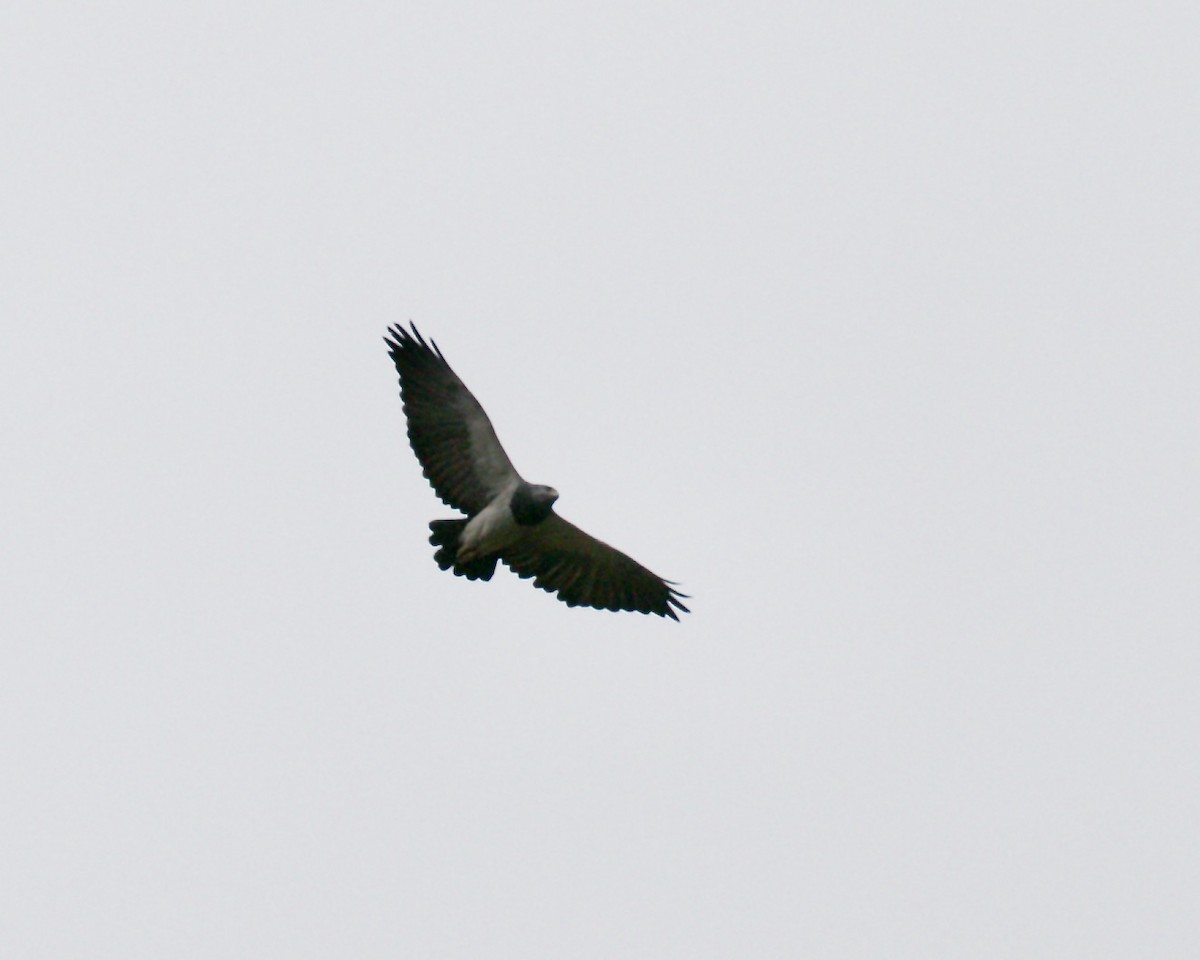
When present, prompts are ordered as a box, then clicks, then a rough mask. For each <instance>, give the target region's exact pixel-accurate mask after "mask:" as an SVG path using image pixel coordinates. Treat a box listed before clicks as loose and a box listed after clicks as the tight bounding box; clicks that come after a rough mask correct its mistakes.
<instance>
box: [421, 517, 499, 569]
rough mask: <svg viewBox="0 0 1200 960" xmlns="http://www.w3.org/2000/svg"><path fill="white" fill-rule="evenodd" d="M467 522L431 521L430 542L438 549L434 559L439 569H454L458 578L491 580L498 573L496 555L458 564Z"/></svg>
mask: <svg viewBox="0 0 1200 960" xmlns="http://www.w3.org/2000/svg"><path fill="white" fill-rule="evenodd" d="M466 525H467V521H466V520H430V521H429V529H430V531H431V533H430V536H429V542H430V543H431V544H433V545H434V546H435V547H437V548H438V549H437V552H436V553H434V555H433V559H434V560H435V561H436V562H437V565H438V567H439V569H442V570H449V569H451V568H453V570H454V575H455V576H456V577H466V578H467V579H468V580H491V579H492V574H493V573H495V572H496V560H497V559H498V557H497V555H496V554H494V553H493V554H492V555H491V556H490V557H479V558H478V559H475V560H470V561H468V562H467V563H459V562H458V540H459V537H461V536H462V532H463V529H464V528H465V527H466Z"/></svg>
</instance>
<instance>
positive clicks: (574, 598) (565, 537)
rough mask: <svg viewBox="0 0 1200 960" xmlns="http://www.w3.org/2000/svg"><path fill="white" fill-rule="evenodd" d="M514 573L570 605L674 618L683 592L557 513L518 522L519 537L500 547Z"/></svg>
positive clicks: (503, 558)
mask: <svg viewBox="0 0 1200 960" xmlns="http://www.w3.org/2000/svg"><path fill="white" fill-rule="evenodd" d="M500 559H501V560H503V561H504V562H505V563H506V564H508V566H509V567H511V568H512V570H513V572H514V573H516V574H517V575H518V576H520V577H522V578H525V579H529V578H530V577H533V585H534V586H535V587H540V588H541V589H543V590H546V591H548V592H550V593H556V594H558V599H559V600H562V601H563V602H564V603H565V604H566V605H567V606H569V607H577V606H585V607H596V608H597V609H599V610H633V611H637V612H638V613H656V614H658V615H659V616H660V617H670V618H671V619H672V620H678V619H679V617H677V616H676V615H675V610H682V611H683V612H684V613H687V612H688V608H687V607H685V606H684V605H683V604H682V603H680V602H679V598H680V597H683V596H685V595H684V594H682V593H680V592H679V591H678V590H676V589H675V588H674V587H672V586H671V583H670V581H667V580H664V579H663V578H662V577H659V576H656V575H655V574H653V573H651V572H650V571H649V570H647V569H646V568H645V567H643V566H642V565H641V564H640V563H638V562H637V561H636V560H634V559H632V558H631V557H627V556H626V555H625V554H623V553H621V551H620V550H615V549H613V548H612V547H610V546H609V545H608V544H607V543H602V542H600V541H599V540H597V539H596V538H595V537H592V536H589V535H588V534H586V533H584V532H583V531H582V530H580V529H579V528H578V527H577V526H575V525H574V524H571V523H568V522H567V521H566V520H564V519H563V518H562V517H560V516H559V515H558V514H557V513H551V514H550V516H549V517H547V518H546V519H545V520H543V521H542V522H541V523H539V524H537V525H535V526H531V527H524V528H522V531H521V535H520V537H519V538H518V539H517V540H516V541H515V542H513V543H511V544H509V545H508V546H506V547H505V548H504V549H503V550H502V551H501V553H500Z"/></svg>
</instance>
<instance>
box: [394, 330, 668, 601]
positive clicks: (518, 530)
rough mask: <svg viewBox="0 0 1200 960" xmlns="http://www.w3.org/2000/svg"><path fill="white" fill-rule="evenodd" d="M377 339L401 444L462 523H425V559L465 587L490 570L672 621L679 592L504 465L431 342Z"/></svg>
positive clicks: (487, 424)
mask: <svg viewBox="0 0 1200 960" xmlns="http://www.w3.org/2000/svg"><path fill="white" fill-rule="evenodd" d="M388 333H389V334H391V336H390V337H388V338H385V342H386V343H387V345H388V350H389V352H390V353H391V357H392V361H393V362H394V363H395V365H396V372H397V373H399V374H400V397H401V399H402V400H403V401H404V413H405V416H406V417H407V418H408V439H409V443H411V444H412V448H413V452H414V453H416V455H417V459H418V460H419V461H420V462H421V467H422V468H423V472H424V474H425V476H426V477H427V478H428V480H429V482H430V484H432V486H433V489H434V492H435V493H437V495H438V496H439V497H441V499H442V502H443V503H446V504H448V505H449V506H451V507H454V508H455V509H456V510H461V511H462V512H463V513H465V514H466V515H467V516H466V518H465V519H457V520H434V521H432V522H431V523H430V524H429V529H430V531H431V534H432V535H431V536H430V538H429V542H430V543H431V544H433V545H434V546H435V547H437V548H438V549H437V551H436V552H435V553H434V560H436V561H437V565H438V566H439V567H440V568H441V569H442V570H453V571H454V573H455V575H456V576H460V577H466V578H467V579H468V580H490V579H491V577H492V574H493V573H495V572H496V562H497V561H500V562H503V563H505V564H507V565H508V566H509V567H510V568H511V569H512V570H513V571H514V572H515V573H516V574H517V575H518V576H520V577H522V578H525V579H529V578H532V579H533V585H534V586H535V587H540V588H541V589H543V590H546V591H548V592H550V593H554V594H557V595H558V599H560V600H562V601H563V602H564V603H566V604H567V606H570V607H575V606H586V607H595V608H597V609H601V610H630V611H637V612H639V613H654V614H658V616H660V617H670V618H671V619H672V620H678V619H679V617H678V616H677V615H676V612H675V611H676V610H682V611H684V612H685V613H686V612H687V607H685V606H684V605H683V604H682V603H681V602H680V598H681V597H683V596H684V594H682V593H680V592H679V591H678V590H676V589H675V588H674V586H673V585H672V584H671V582H670V581H668V580H664V579H662V577H659V576H657V575H655V574H653V573H651V572H650V571H649V570H647V569H646V568H645V567H643V566H642V565H641V564H640V563H638V562H637V561H635V560H633V559H631V558H630V557H627V556H626V555H625V554H623V553H621V552H620V551H619V550H615V549H613V548H612V547H610V546H609V545H608V544H606V543H601V542H600V541H599V540H597V539H596V538H595V537H592V536H589V535H588V534H586V533H584V532H583V531H582V530H580V529H579V528H578V527H576V526H574V525H572V524H570V523H568V522H567V521H566V520H564V519H563V518H562V517H560V516H559V515H558V514H557V513H555V512H554V502H555V501H556V500H557V499H558V491H556V490H554V489H553V488H552V487H546V486H542V485H539V484H531V483H528V482H526V481H525V480H524V479H522V477H521V475H520V474H518V473H517V471H516V469H515V468H514V467H513V465H512V462H511V461H510V460H509V459H508V455H507V454H506V453H505V452H504V448H503V447H502V446H500V441H499V440H498V439H497V438H496V432H495V430H493V429H492V424H491V421H490V420H488V416H487V414H486V413H484V410H483V407H481V406H480V405H479V401H478V400H476V399H475V398H474V397H473V396H472V395H471V391H469V390H468V389H467V388H466V386H464V385H463V382H462V381H461V380H459V379H458V377H457V376H456V375H455V373H454V371H453V370H451V369H450V365H449V364H448V363H446V360H445V358H443V357H442V354H441V351H440V350H438V346H437V344H436V343H434V342H433V341H432V340H431V341H429V343H426V342H425V340H424V339H423V338H422V336H421V334H420V333H419V332H418V331H417V328H416V326H415V325H413V326H412V331H411V332H410V331H408V330H405V329H404V328H403V327H399V326H397V327H392V328H391V329H390V330H389V331H388Z"/></svg>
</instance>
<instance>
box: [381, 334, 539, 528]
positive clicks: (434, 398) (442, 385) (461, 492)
mask: <svg viewBox="0 0 1200 960" xmlns="http://www.w3.org/2000/svg"><path fill="white" fill-rule="evenodd" d="M388 332H389V333H390V334H391V337H385V338H384V339H385V342H386V343H387V345H388V350H389V352H390V353H391V355H392V362H393V363H395V364H396V372H397V373H399V374H400V397H401V399H402V400H403V401H404V413H405V416H407V418H408V441H409V443H410V444H412V448H413V452H414V453H416V455H417V459H418V460H420V461H421V467H422V468H423V472H424V474H425V476H426V477H427V478H428V480H429V482H430V484H432V485H433V489H434V491H435V492H436V493H437V495H438V496H439V497H441V498H442V501H443V502H444V503H447V504H449V505H450V506H452V507H454V508H455V509H456V510H462V511H463V512H464V513H469V514H475V513H478V512H479V511H480V510H482V509H483V508H484V507H486V506H487V505H488V504H489V503H490V502H491V501H492V500H493V499H494V498H495V497H496V496H498V495H499V494H500V493H502V492H503V491H504V489H505V488H506V487H507V486H509V485H511V484H512V482H513V481H514V480H518V479H520V478H519V476H518V474H517V471H516V470H515V469H514V468H513V465H512V462H511V461H510V460H509V459H508V454H506V453H505V452H504V448H503V447H502V446H500V441H499V440H497V439H496V431H495V430H493V429H492V422H491V421H490V420H488V416H487V414H486V413H484V412H483V407H481V406H480V405H479V401H478V400H476V399H475V398H474V397H473V396H472V395H471V391H470V390H468V389H467V388H466V386H464V385H463V382H462V381H461V380H459V379H458V376H457V375H456V374H455V372H454V371H453V370H451V369H450V365H449V364H448V363H446V361H445V359H444V358H443V357H442V354H441V351H440V350H438V347H437V344H436V343H434V342H433V341H432V340H430V341H429V343H426V342H425V340H424V338H423V337H422V336H421V334H420V333H419V332H418V331H417V328H416V326H415V325H413V328H412V332H411V333H410V332H409V331H407V330H405V329H404V328H403V327H400V326H396V327H392V328H391V329H390V330H389V331H388Z"/></svg>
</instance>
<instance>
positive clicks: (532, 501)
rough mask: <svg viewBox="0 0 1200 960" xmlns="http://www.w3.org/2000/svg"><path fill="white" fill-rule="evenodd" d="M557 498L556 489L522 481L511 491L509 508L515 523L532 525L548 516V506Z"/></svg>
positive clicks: (551, 505)
mask: <svg viewBox="0 0 1200 960" xmlns="http://www.w3.org/2000/svg"><path fill="white" fill-rule="evenodd" d="M557 499H558V491H557V490H555V489H554V488H553V487H547V486H544V485H542V484H540V483H523V484H521V486H519V487H518V488H517V490H516V491H515V492H514V493H513V496H512V501H511V503H510V504H509V509H511V510H512V514H513V517H514V518H515V519H516V521H517V523H519V524H522V525H532V524H536V523H541V522H542V521H543V520H545V519H546V518H547V517H548V516H550V508H551V507H553V506H554V501H555V500H557Z"/></svg>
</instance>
